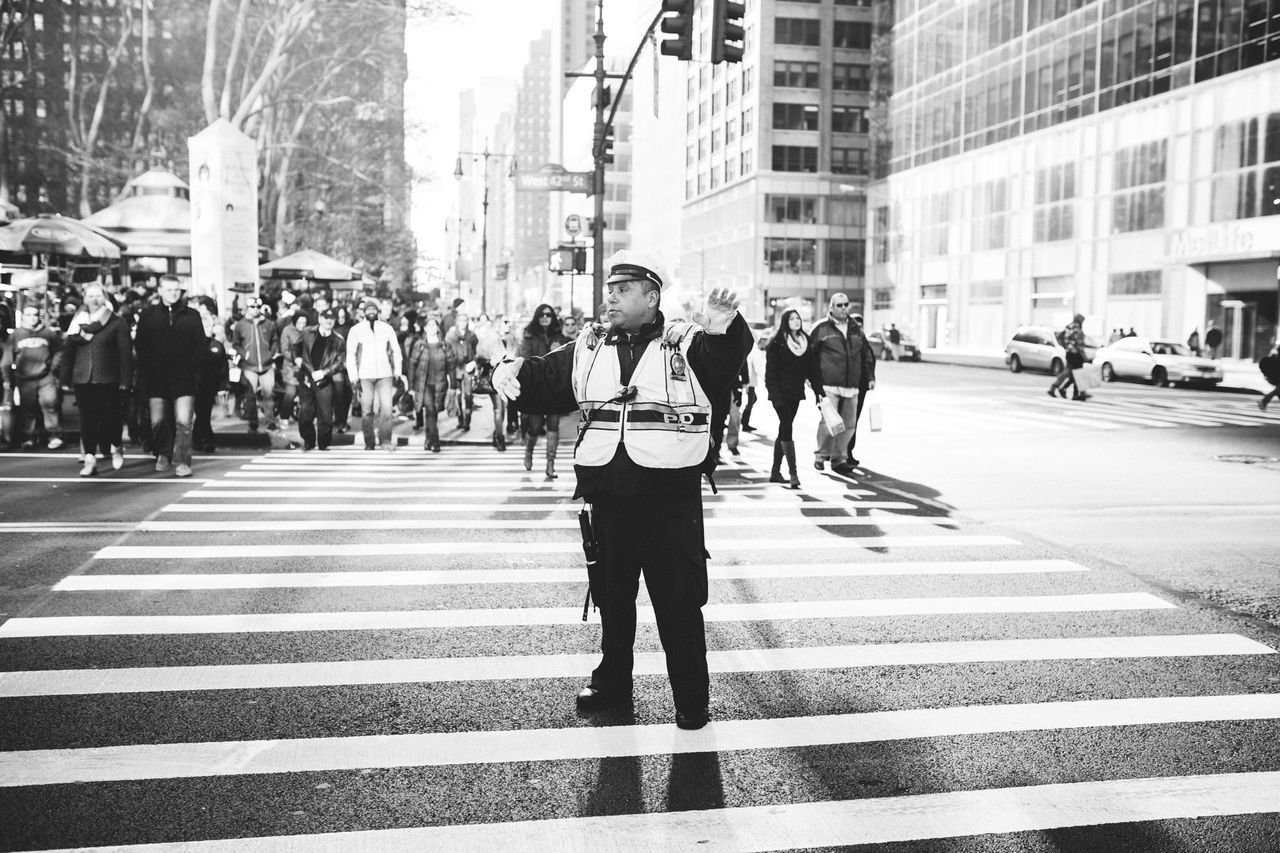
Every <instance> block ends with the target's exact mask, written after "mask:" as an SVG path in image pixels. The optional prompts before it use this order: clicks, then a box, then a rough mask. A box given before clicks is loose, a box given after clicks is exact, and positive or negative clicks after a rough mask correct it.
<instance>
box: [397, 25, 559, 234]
mask: <svg viewBox="0 0 1280 853" xmlns="http://www.w3.org/2000/svg"><path fill="white" fill-rule="evenodd" d="M455 3H456V5H457V7H458V8H459V9H461V10H463V15H462V16H461V17H460V18H459V19H457V20H456V21H451V22H443V23H427V22H423V21H411V22H410V25H409V32H408V35H407V50H408V55H409V80H408V83H407V85H406V87H405V121H406V123H407V124H408V125H409V126H410V127H411V128H413V130H412V131H411V136H410V137H409V139H408V140H407V142H406V156H407V159H408V161H409V165H410V166H411V167H412V168H413V170H414V173H415V175H416V176H417V177H418V178H419V180H420V182H419V183H418V184H416V185H415V189H414V196H413V218H412V220H411V224H412V227H413V230H414V232H415V234H416V235H417V238H418V246H419V251H420V252H421V253H422V254H425V255H428V256H436V257H439V256H442V255H444V254H446V252H445V242H444V223H445V221H446V220H447V219H448V218H450V217H451V216H453V215H454V213H455V206H456V203H457V183H456V182H455V180H454V178H453V168H454V162H455V160H456V159H457V156H458V96H459V94H460V93H461V92H462V91H464V90H466V89H477V90H479V89H480V88H481V86H482V80H484V79H487V78H507V79H510V80H513V81H514V80H516V79H518V78H519V76H520V72H521V69H522V68H523V67H524V63H525V60H526V58H527V57H528V46H529V43H530V42H531V41H533V40H534V39H536V38H537V37H538V35H539V33H541V32H542V31H543V30H545V29H552V28H553V27H554V25H555V22H556V16H557V15H558V14H559V8H560V4H559V3H558V2H557V0H455ZM480 108H481V109H482V110H485V111H492V112H493V113H496V112H497V111H498V110H500V109H501V108H502V105H498V104H481V105H480Z"/></svg>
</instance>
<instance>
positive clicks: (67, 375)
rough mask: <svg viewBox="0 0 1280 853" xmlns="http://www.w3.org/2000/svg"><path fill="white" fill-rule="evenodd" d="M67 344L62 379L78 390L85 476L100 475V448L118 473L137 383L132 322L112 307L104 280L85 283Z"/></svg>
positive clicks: (82, 475) (81, 447) (72, 320)
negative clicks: (127, 398) (127, 410)
mask: <svg viewBox="0 0 1280 853" xmlns="http://www.w3.org/2000/svg"><path fill="white" fill-rule="evenodd" d="M65 346H66V350H65V353H64V358H63V361H62V371H63V375H62V381H63V384H64V385H70V386H72V387H74V388H75V389H76V407H77V408H78V409H80V449H81V460H82V462H83V467H82V468H81V469H80V476H81V477H92V476H93V475H94V474H96V473H98V459H97V454H98V453H99V452H101V453H102V454H103V456H109V457H110V458H111V467H112V468H114V469H115V470H117V471H119V470H120V468H122V467H123V466H124V450H123V448H122V447H121V443H120V441H121V440H120V431H121V427H122V423H121V418H122V416H123V414H124V394H125V392H126V391H127V390H128V388H129V386H130V385H131V384H132V382H133V339H132V338H131V337H130V334H129V324H128V323H126V322H125V321H124V320H123V319H121V317H120V315H119V314H116V313H115V312H114V311H112V310H111V303H110V302H109V301H108V300H107V294H106V291H105V290H104V289H103V287H102V285H101V284H98V283H97V282H93V283H91V284H88V285H86V286H85V289H84V305H83V306H82V307H81V308H80V310H79V311H78V312H76V314H75V316H74V317H72V319H71V325H70V326H69V327H68V332H67V336H66V342H65Z"/></svg>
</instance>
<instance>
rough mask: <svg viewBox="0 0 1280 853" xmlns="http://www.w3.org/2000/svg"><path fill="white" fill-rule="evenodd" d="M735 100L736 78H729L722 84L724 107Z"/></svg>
mask: <svg viewBox="0 0 1280 853" xmlns="http://www.w3.org/2000/svg"><path fill="white" fill-rule="evenodd" d="M736 100H738V78H737V77H730V78H729V80H728V82H726V83H725V84H724V103H725V106H728V105H729V104H732V103H733V102H734V101H736Z"/></svg>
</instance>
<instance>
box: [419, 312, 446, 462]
mask: <svg viewBox="0 0 1280 853" xmlns="http://www.w3.org/2000/svg"><path fill="white" fill-rule="evenodd" d="M418 326H419V329H418V332H419V333H418V335H417V337H416V338H415V339H414V341H413V344H412V345H411V346H410V347H409V389H410V390H411V391H412V392H413V399H414V400H415V401H416V403H417V407H418V411H419V412H420V413H421V415H422V426H423V429H424V430H425V432H426V436H425V438H424V440H423V447H424V449H426V450H430V451H431V452H432V453H439V452H440V420H439V418H440V410H441V409H443V408H444V398H445V394H447V393H448V391H449V373H450V368H451V367H452V366H453V365H452V363H451V361H450V359H451V355H450V350H449V348H448V347H446V346H445V344H444V336H443V335H441V334H440V317H439V315H437V314H436V313H435V312H434V311H433V312H432V313H430V314H428V315H427V316H426V317H425V318H420V319H419V320H418Z"/></svg>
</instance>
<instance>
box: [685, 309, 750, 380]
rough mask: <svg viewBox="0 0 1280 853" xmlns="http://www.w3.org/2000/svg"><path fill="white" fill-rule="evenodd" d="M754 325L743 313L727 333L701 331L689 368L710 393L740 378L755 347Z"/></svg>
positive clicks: (735, 319)
mask: <svg viewBox="0 0 1280 853" xmlns="http://www.w3.org/2000/svg"><path fill="white" fill-rule="evenodd" d="M754 345H755V344H754V340H753V338H752V337H751V327H750V326H748V325H747V321H746V320H744V319H742V315H741V314H737V315H735V316H734V318H733V322H732V323H730V324H729V328H728V329H726V330H725V333H724V334H723V335H709V334H707V333H706V332H698V333H697V334H695V335H694V337H693V344H692V345H691V346H690V347H689V368H690V369H691V370H693V375H694V376H696V377H698V384H700V385H701V386H702V389H703V390H704V391H706V392H707V394H709V395H710V396H712V397H714V396H716V395H717V394H719V393H721V392H723V391H724V390H725V389H726V388H728V387H729V386H730V385H731V384H733V382H734V381H735V380H736V379H737V376H738V371H740V370H741V369H742V365H743V362H745V361H746V359H747V354H748V353H750V352H751V347H752V346H754Z"/></svg>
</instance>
